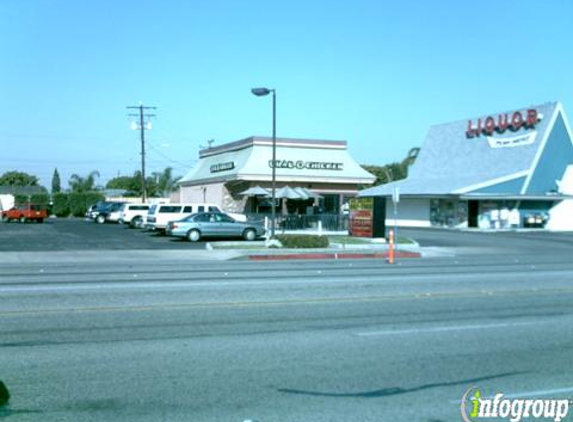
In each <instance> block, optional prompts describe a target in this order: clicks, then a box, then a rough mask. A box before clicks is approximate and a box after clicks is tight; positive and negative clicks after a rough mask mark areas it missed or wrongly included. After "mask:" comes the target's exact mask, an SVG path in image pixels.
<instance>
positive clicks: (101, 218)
mask: <svg viewBox="0 0 573 422" xmlns="http://www.w3.org/2000/svg"><path fill="white" fill-rule="evenodd" d="M96 223H98V224H103V223H105V215H101V214H100V215H98V216H97V217H96Z"/></svg>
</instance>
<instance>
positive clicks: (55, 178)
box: [52, 168, 62, 194]
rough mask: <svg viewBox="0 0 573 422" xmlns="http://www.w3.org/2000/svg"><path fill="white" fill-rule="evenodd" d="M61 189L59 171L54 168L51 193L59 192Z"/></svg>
mask: <svg viewBox="0 0 573 422" xmlns="http://www.w3.org/2000/svg"><path fill="white" fill-rule="evenodd" d="M61 191H62V185H61V181H60V173H58V169H57V168H55V169H54V174H53V175H52V194H54V193H59V192H61Z"/></svg>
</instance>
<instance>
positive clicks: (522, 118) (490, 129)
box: [466, 109, 542, 138]
mask: <svg viewBox="0 0 573 422" xmlns="http://www.w3.org/2000/svg"><path fill="white" fill-rule="evenodd" d="M541 118H542V116H541V114H539V113H538V112H537V110H535V109H529V110H527V113H526V114H525V115H524V114H523V113H522V112H520V111H516V112H514V113H513V114H511V115H509V114H508V113H503V114H499V115H498V116H497V118H495V117H493V116H488V117H486V118H484V119H481V118H480V119H477V121H476V122H474V121H472V120H468V128H467V130H466V136H467V137H468V138H475V137H478V136H480V135H482V134H484V135H493V133H494V132H497V133H504V132H505V131H506V130H508V129H509V130H511V131H513V132H515V131H517V130H519V129H521V128H522V127H523V128H526V129H531V128H534V127H535V125H536V124H537V123H538V122H539V121H540V120H541Z"/></svg>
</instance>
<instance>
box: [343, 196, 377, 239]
mask: <svg viewBox="0 0 573 422" xmlns="http://www.w3.org/2000/svg"><path fill="white" fill-rule="evenodd" d="M373 220H374V199H373V198H352V199H350V227H349V230H348V231H349V234H350V236H356V237H372V235H373Z"/></svg>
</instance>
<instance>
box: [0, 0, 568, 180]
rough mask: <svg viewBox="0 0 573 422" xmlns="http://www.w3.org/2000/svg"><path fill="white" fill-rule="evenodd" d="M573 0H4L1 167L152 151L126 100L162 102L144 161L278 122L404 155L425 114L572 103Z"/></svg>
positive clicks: (368, 150) (383, 159)
mask: <svg viewBox="0 0 573 422" xmlns="http://www.w3.org/2000/svg"><path fill="white" fill-rule="evenodd" d="M572 22H573V2H571V1H569V0H547V1H526V0H523V1H517V0H515V1H512V0H507V1H494V0H491V1H487V0H486V1H484V0H481V1H471V0H470V1H460V0H450V1H423V0H419V1H414V0H402V1H382V0H381V1H374V0H352V1H350V0H348V1H336V0H328V1H322V0H320V1H313V0H304V1H302V0H289V1H281V2H279V1H269V0H242V1H238V0H205V1H198V0H188V1H185V0H180V1H175V0H162V1H159V0H157V1H152V0H149V1H142V0H140V1H131V0H122V1H117V0H98V1H79V0H0V53H1V56H0V57H1V62H0V63H1V64H0V173H4V172H5V171H9V170H21V171H27V172H29V173H32V174H35V175H37V176H39V177H40V179H41V181H42V183H43V184H44V185H46V186H48V187H49V186H50V180H51V176H52V173H53V170H54V168H55V167H57V168H58V169H59V171H60V174H61V177H62V180H63V181H64V182H66V181H67V180H68V178H69V176H70V175H71V174H72V173H78V174H80V175H87V174H88V173H89V172H90V171H91V170H99V171H100V173H101V178H100V179H99V183H101V184H104V183H105V182H106V181H107V180H108V179H109V178H111V177H114V176H116V175H117V174H122V175H128V174H129V175H130V174H132V173H133V171H134V170H136V169H138V168H139V166H140V156H139V137H138V132H136V131H132V130H131V129H130V120H129V119H128V118H127V110H126V109H125V106H127V105H138V104H139V103H140V102H143V104H145V105H153V106H157V107H158V109H157V111H156V114H157V118H156V119H154V120H153V130H151V131H149V132H147V137H148V143H149V150H148V157H147V158H148V171H149V172H151V171H156V170H161V169H163V168H165V167H167V166H172V167H174V168H175V173H176V174H179V175H183V174H185V172H186V171H187V170H188V169H189V168H190V167H191V166H192V165H193V163H194V162H195V160H196V159H197V153H198V150H199V147H200V145H206V143H207V140H209V139H214V140H215V145H217V144H221V143H225V142H229V141H234V140H238V139H242V138H245V137H247V136H251V135H263V136H264V135H269V136H270V134H271V102H270V97H267V98H257V97H254V96H252V95H251V94H250V88H252V87H255V86H268V87H272V88H276V90H277V115H278V117H277V120H278V121H277V128H278V132H277V135H278V136H285V137H305V138H317V139H334V140H347V141H348V143H349V149H350V152H351V154H352V155H353V156H354V157H355V158H356V159H357V160H358V161H359V162H360V163H363V164H366V163H369V164H385V163H388V162H391V161H396V160H401V159H402V158H403V157H404V156H405V154H406V152H407V151H408V150H409V149H410V148H411V147H413V146H420V145H421V144H422V142H423V140H424V137H425V135H426V132H427V130H428V127H429V126H430V125H432V124H436V123H443V122H448V121H453V120H459V119H465V118H468V117H475V116H481V115H484V114H488V113H493V112H498V111H504V110H512V109H515V108H521V107H526V106H528V105H533V104H540V103H544V102H546V101H555V100H559V101H562V102H563V104H564V106H565V110H566V111H567V112H568V113H570V114H571V113H573V98H572V93H573V72H572V70H573V66H572V64H573V53H572V52H571V43H572V41H573V25H572Z"/></svg>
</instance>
